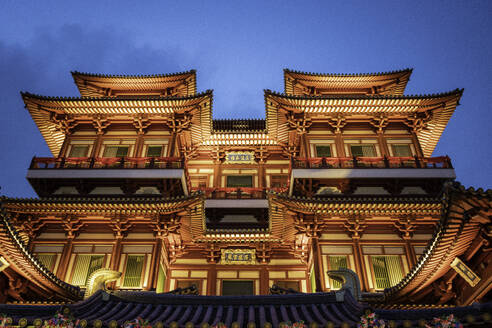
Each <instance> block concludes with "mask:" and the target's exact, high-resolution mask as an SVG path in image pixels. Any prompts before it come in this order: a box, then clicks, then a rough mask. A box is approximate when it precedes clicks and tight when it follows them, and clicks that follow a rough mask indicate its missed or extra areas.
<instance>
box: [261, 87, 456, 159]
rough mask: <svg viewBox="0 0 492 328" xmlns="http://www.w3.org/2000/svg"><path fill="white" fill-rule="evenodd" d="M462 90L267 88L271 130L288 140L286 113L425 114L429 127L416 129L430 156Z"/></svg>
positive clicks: (320, 115)
mask: <svg viewBox="0 0 492 328" xmlns="http://www.w3.org/2000/svg"><path fill="white" fill-rule="evenodd" d="M462 94H463V89H456V90H454V91H451V92H446V93H440V94H431V95H410V96H403V95H370V96H369V95H332V94H330V95H320V96H302V95H289V94H281V93H277V92H273V91H270V90H265V103H266V110H267V127H268V132H269V134H270V135H272V136H273V137H274V138H276V139H277V140H278V141H279V142H287V141H288V126H289V125H288V121H287V117H286V114H288V113H294V114H295V113H299V114H309V115H311V116H312V117H313V118H317V119H326V118H331V117H333V118H335V117H336V116H337V115H340V116H342V117H343V118H344V119H351V118H352V119H357V118H359V119H360V118H364V117H365V118H368V117H369V118H371V117H377V116H378V115H379V116H381V115H382V116H386V117H389V116H391V117H392V119H400V120H401V121H405V120H407V119H412V118H413V117H418V116H426V118H427V121H426V125H427V126H426V127H425V128H422V129H419V130H418V131H417V137H418V139H419V141H420V145H421V147H422V151H423V153H424V155H425V156H430V155H431V154H432V152H433V151H434V148H435V147H436V145H437V142H438V141H439V138H440V137H441V134H442V132H443V131H444V128H445V127H446V125H447V123H448V121H449V119H450V118H451V116H452V115H453V113H454V110H455V108H456V106H457V105H458V104H459V99H460V98H461V95H462Z"/></svg>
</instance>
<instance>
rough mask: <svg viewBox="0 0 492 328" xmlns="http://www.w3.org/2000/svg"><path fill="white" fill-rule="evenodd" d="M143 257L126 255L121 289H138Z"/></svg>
mask: <svg viewBox="0 0 492 328" xmlns="http://www.w3.org/2000/svg"><path fill="white" fill-rule="evenodd" d="M144 262H145V255H128V257H127V260H126V269H125V279H124V280H123V287H140V284H141V281H142V271H143V267H144Z"/></svg>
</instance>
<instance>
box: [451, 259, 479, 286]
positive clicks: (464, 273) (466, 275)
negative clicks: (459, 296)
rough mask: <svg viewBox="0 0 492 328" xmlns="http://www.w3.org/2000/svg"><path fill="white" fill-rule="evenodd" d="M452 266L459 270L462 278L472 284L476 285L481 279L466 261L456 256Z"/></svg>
mask: <svg viewBox="0 0 492 328" xmlns="http://www.w3.org/2000/svg"><path fill="white" fill-rule="evenodd" d="M451 267H452V268H453V269H454V270H455V271H456V272H458V274H459V275H460V276H461V278H463V279H465V280H466V282H467V283H469V284H470V286H472V287H475V286H476V284H478V282H479V281H480V277H479V276H477V275H476V274H475V272H473V271H472V270H471V269H470V268H469V267H468V266H467V265H466V264H465V263H463V262H462V261H461V260H460V259H459V258H457V257H456V258H455V259H454V260H453V262H452V263H451Z"/></svg>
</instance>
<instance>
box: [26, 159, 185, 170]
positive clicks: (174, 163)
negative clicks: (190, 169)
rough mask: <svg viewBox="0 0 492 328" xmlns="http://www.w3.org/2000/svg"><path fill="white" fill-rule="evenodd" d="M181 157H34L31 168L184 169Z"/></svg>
mask: <svg viewBox="0 0 492 328" xmlns="http://www.w3.org/2000/svg"><path fill="white" fill-rule="evenodd" d="M184 167H185V165H184V160H183V159H182V158H179V157H33V159H32V161H31V165H30V167H29V169H183V168H184Z"/></svg>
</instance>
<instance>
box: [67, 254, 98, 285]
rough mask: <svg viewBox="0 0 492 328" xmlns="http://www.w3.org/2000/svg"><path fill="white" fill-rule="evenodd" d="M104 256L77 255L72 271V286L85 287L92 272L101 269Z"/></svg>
mask: <svg viewBox="0 0 492 328" xmlns="http://www.w3.org/2000/svg"><path fill="white" fill-rule="evenodd" d="M103 261H104V255H85V254H78V255H77V258H76V259H75V266H74V269H73V276H72V284H73V285H76V286H85V285H87V280H88V279H89V276H90V275H91V273H93V272H94V271H96V270H98V269H100V268H102V266H103Z"/></svg>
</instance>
